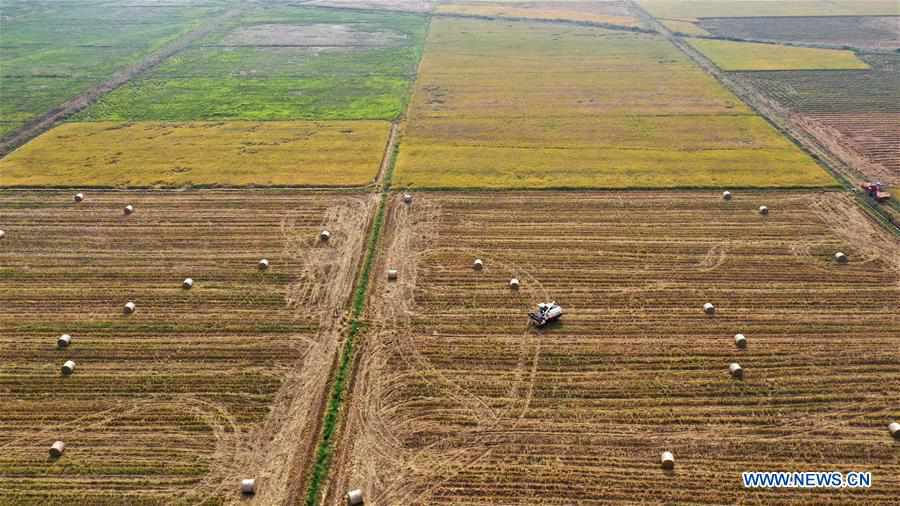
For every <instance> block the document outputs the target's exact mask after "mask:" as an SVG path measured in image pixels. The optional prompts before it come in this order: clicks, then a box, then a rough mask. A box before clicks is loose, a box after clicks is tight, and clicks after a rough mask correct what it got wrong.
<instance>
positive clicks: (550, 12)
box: [435, 1, 641, 27]
mask: <svg viewBox="0 0 900 506" xmlns="http://www.w3.org/2000/svg"><path fill="white" fill-rule="evenodd" d="M435 12H436V13H439V14H462V15H467V16H485V17H499V18H504V17H505V18H526V19H542V20H565V21H580V22H586V23H598V24H609V25H619V26H627V27H637V26H640V25H641V23H640V20H638V19H637V17H635V16H634V15H633V14H632V12H631V11H630V10H629V8H628V6H627V4H626V3H625V2H618V1H585V2H580V1H569V2H557V1H549V2H540V1H538V2H467V1H460V2H448V3H441V4H439V5H438V6H437V8H436V9H435Z"/></svg>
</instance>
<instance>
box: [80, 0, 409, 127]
mask: <svg viewBox="0 0 900 506" xmlns="http://www.w3.org/2000/svg"><path fill="white" fill-rule="evenodd" d="M425 29H426V19H425V18H424V17H422V16H418V15H412V14H397V13H384V14H379V13H354V12H348V11H337V10H330V9H319V8H303V7H277V8H268V9H248V10H247V12H246V13H245V14H244V15H243V16H242V17H240V18H238V19H236V20H233V21H232V22H230V23H228V24H227V25H226V26H224V27H223V28H222V29H221V30H218V31H216V32H215V33H213V34H211V35H210V36H208V37H206V38H205V39H203V40H202V41H199V42H198V43H196V44H194V45H193V46H192V47H190V48H189V49H187V50H186V51H183V52H181V53H179V54H178V55H176V56H175V57H173V58H170V59H169V60H167V61H166V62H164V63H163V64H162V65H161V66H160V67H158V68H156V69H154V70H153V71H152V72H150V73H149V74H147V75H144V76H142V77H141V78H140V79H137V80H135V81H133V82H131V83H129V84H128V85H126V86H123V87H122V88H120V89H118V90H116V91H114V92H113V93H110V94H109V95H107V96H105V97H103V99H101V100H100V101H99V102H98V103H97V104H95V105H94V106H93V107H91V108H89V109H88V110H86V111H84V112H83V113H81V114H80V115H79V116H78V117H77V119H78V120H82V121H98V120H99V121H106V120H164V121H192V120H219V119H242V120H288V119H388V120H389V119H393V118H396V117H397V116H399V115H400V113H401V112H402V111H403V110H404V109H405V107H406V97H407V95H408V91H409V83H410V81H411V80H412V79H413V76H414V74H415V69H416V65H417V62H418V60H419V57H420V53H421V46H422V42H423V39H424V34H425Z"/></svg>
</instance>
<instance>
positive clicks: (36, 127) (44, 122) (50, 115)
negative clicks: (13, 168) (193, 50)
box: [0, 9, 241, 157]
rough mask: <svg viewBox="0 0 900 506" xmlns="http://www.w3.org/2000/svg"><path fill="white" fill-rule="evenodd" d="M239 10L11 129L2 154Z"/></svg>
mask: <svg viewBox="0 0 900 506" xmlns="http://www.w3.org/2000/svg"><path fill="white" fill-rule="evenodd" d="M240 12H241V11H240V9H232V10H229V11H228V12H226V13H225V14H223V15H221V16H219V17H217V18H214V19H212V20H210V21H209V22H207V23H205V24H203V25H202V26H200V27H198V28H197V29H195V30H193V31H190V32H188V33H186V34H184V35H182V36H181V37H179V38H178V39H177V40H175V41H173V42H171V43H169V44H167V45H165V46H163V47H162V48H161V49H159V50H157V51H156V52H154V53H152V54H150V55H149V56H147V57H146V58H144V59H143V60H142V61H140V62H138V63H136V64H134V65H131V66H129V67H126V68H124V69H122V70H120V71H118V72H116V73H115V74H113V76H112V77H111V78H109V79H108V80H107V81H105V82H103V83H100V84H98V85H97V86H94V87H93V88H91V89H89V90H87V91H85V92H84V93H82V94H80V95H78V96H76V97H73V98H71V99H69V100H68V101H66V102H64V103H63V104H62V105H60V106H59V107H56V108H54V109H51V110H50V111H48V112H47V113H46V114H44V115H43V116H40V117H38V118H36V119H34V120H31V121H29V122H28V123H26V124H25V125H23V126H22V127H20V128H18V129H17V130H15V131H14V132H12V133H11V134H10V135H9V136H8V137H6V138H5V139H4V140H3V142H2V143H0V157H3V156H6V155H7V154H9V153H11V152H12V151H13V150H15V149H16V148H17V147H19V146H21V145H23V144H25V143H26V142H28V141H30V140H31V139H33V138H35V137H37V136H38V135H40V134H42V133H44V132H46V131H47V130H50V129H51V128H52V127H53V126H55V125H56V124H57V123H59V122H61V121H62V120H64V119H66V118H68V117H69V116H71V115H73V114H75V113H77V112H79V111H81V110H83V109H85V108H86V107H88V106H89V105H91V104H93V103H94V102H96V101H97V100H98V99H99V98H100V97H102V96H103V95H105V94H107V93H109V92H111V91H113V90H115V89H116V88H118V87H120V86H122V85H124V84H126V83H127V82H128V81H130V80H132V79H134V78H135V77H137V76H139V75H140V74H143V73H145V72H147V71H148V70H151V69H153V68H154V67H156V66H158V65H159V64H160V63H162V62H163V61H164V60H166V59H167V58H169V57H171V56H173V55H174V54H176V53H178V52H180V51H182V50H184V49H185V48H186V47H188V45H190V44H191V43H192V42H194V41H195V40H199V39H202V38H203V37H205V36H207V35H208V34H209V33H210V32H212V31H213V30H215V29H216V28H218V27H219V25H221V24H222V22H224V21H226V20H228V19H231V18H233V17H235V16H237V15H238V14H240Z"/></svg>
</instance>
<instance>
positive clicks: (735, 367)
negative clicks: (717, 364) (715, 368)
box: [728, 362, 744, 379]
mask: <svg viewBox="0 0 900 506" xmlns="http://www.w3.org/2000/svg"><path fill="white" fill-rule="evenodd" d="M728 373H729V374H731V377H733V378H737V379H741V378H743V377H744V369H743V368H742V367H741V364H738V363H737V362H732V363H731V364H730V365H729V366H728Z"/></svg>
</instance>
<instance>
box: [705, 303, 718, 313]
mask: <svg viewBox="0 0 900 506" xmlns="http://www.w3.org/2000/svg"><path fill="white" fill-rule="evenodd" d="M703 312H704V313H706V314H715V313H716V306H714V305H713V303H712V302H707V303H706V304H703Z"/></svg>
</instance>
